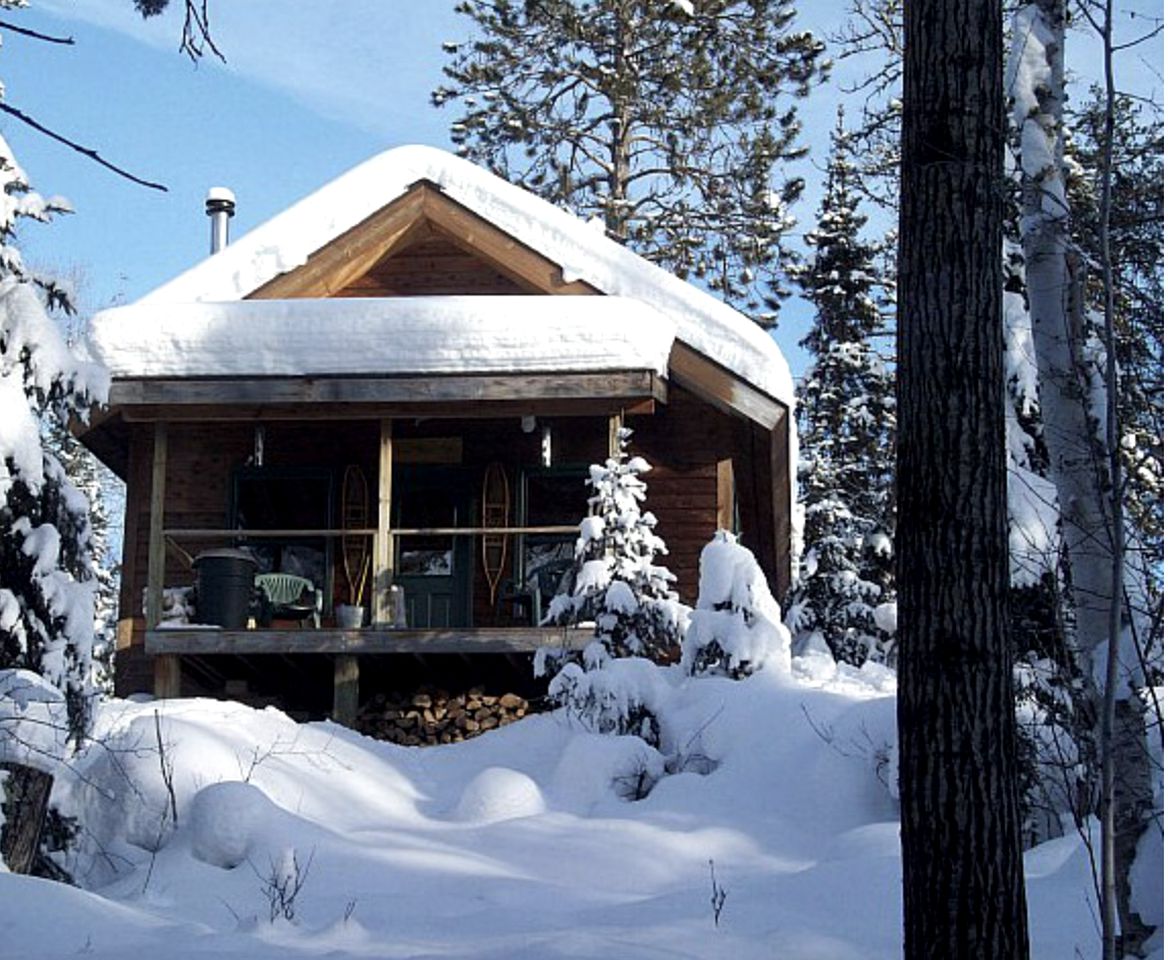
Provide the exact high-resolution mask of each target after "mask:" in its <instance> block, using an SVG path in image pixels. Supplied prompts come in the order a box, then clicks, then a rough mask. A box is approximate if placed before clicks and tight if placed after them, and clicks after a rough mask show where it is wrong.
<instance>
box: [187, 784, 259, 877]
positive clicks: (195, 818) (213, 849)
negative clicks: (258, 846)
mask: <svg viewBox="0 0 1168 960" xmlns="http://www.w3.org/2000/svg"><path fill="white" fill-rule="evenodd" d="M276 813H277V808H276V806H275V804H273V803H272V801H271V800H269V799H268V797H267V794H265V793H264V792H263V791H262V790H261V789H260V788H259V787H257V786H255V785H254V784H251V783H244V782H243V781H242V780H235V781H228V782H226V783H213V784H211V785H210V786H208V787H204V788H203V789H202V790H200V791H199V792H198V793H196V794H195V796H194V799H192V800H191V807H190V825H191V853H192V854H193V855H194V856H195V858H196V859H198V860H202V861H203V862H204V863H209V864H211V865H212V866H215V867H222V868H223V869H225V870H230V869H232V868H233V867H237V866H239V865H240V864H241V863H243V861H244V860H246V859H247V857H248V854H249V853H250V852H251V850H252V848H253V846H254V845H255V842H256V834H257V832H258V831H259V830H260V829H261V827H263V826H264V825H265V824H266V823H269V822H271V820H272V819H273V817H274V816H275V814H276Z"/></svg>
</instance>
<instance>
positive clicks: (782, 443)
mask: <svg viewBox="0 0 1168 960" xmlns="http://www.w3.org/2000/svg"><path fill="white" fill-rule="evenodd" d="M770 463H771V483H772V484H773V485H774V486H773V487H772V488H771V496H772V497H773V503H774V506H773V508H772V509H773V511H774V524H775V596H776V597H781V596H783V595H784V594H785V593H786V592H787V590H788V589H789V588H790V586H791V509H792V504H793V500H794V487H793V483H794V477H792V475H791V437H790V418H789V417H783V418H782V419H781V420H780V421H779V422H778V423H777V424H776V425H775V428H774V429H773V430H772V431H771V449H770Z"/></svg>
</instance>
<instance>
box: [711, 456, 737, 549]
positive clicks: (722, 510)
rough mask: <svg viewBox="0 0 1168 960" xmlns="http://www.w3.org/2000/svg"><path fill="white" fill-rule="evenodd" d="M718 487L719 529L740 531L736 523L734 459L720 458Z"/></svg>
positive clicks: (731, 531) (732, 531)
mask: <svg viewBox="0 0 1168 960" xmlns="http://www.w3.org/2000/svg"><path fill="white" fill-rule="evenodd" d="M717 471H718V474H717V477H718V487H717V492H716V493H715V496H716V497H717V513H718V521H717V523H718V529H719V530H728V531H729V532H730V533H738V530H737V528H736V524H735V523H734V513H735V510H734V500H735V494H734V461H733V460H719V461H718V466H717Z"/></svg>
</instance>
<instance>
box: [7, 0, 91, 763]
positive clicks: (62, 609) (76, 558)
mask: <svg viewBox="0 0 1168 960" xmlns="http://www.w3.org/2000/svg"><path fill="white" fill-rule="evenodd" d="M0 6H4V7H9V6H13V3H12V2H11V0H5V2H3V3H0ZM0 186H2V196H3V200H4V203H3V204H2V205H0V670H3V669H13V668H15V669H25V670H29V671H32V672H33V673H37V674H40V675H41V676H43V677H44V678H46V679H47V680H48V681H49V682H51V683H52V684H53V685H55V686H56V687H58V688H59V689H60V690H61V691H62V692H63V694H64V697H65V701H66V704H67V707H68V725H69V733H70V735H71V736H72V737H73V738H74V739H75V740H76V739H80V738H82V737H83V736H84V735H85V733H86V731H87V728H88V719H89V718H88V714H89V694H90V685H89V684H90V655H91V648H92V643H93V623H94V604H93V592H94V581H93V573H92V531H91V527H90V523H89V517H88V504H87V503H86V502H85V498H84V497H83V496H82V495H81V494H79V493H78V492H77V490H76V488H75V487H74V486H73V485H72V484H71V483H70V482H69V480H68V477H67V476H66V474H65V470H64V468H63V467H62V465H61V462H60V461H59V460H58V458H57V457H56V456H54V455H53V454H52V453H51V452H50V451H49V450H48V449H46V448H45V446H44V445H43V443H42V425H43V424H44V423H48V422H55V423H57V424H61V425H63V424H65V423H67V422H68V419H69V418H70V417H71V416H79V417H85V416H86V415H87V414H88V410H89V407H90V405H91V403H93V402H100V401H104V399H105V396H106V392H107V390H108V385H109V380H108V375H107V374H106V372H105V370H104V368H102V367H100V366H99V365H97V364H94V363H87V362H83V361H81V360H79V359H78V358H77V357H76V356H75V355H74V354H73V353H72V352H71V351H70V350H69V348H68V346H67V345H66V343H65V339H64V337H63V336H62V333H61V330H60V328H59V327H58V326H57V324H55V323H54V322H53V320H52V319H50V317H49V316H48V314H47V313H46V309H45V304H46V302H47V303H48V304H50V305H55V306H61V307H65V308H68V307H69V300H68V296H67V293H66V291H65V290H64V289H63V288H62V287H61V286H60V285H58V284H57V283H55V282H54V281H52V280H48V279H44V278H40V277H37V276H34V275H33V274H32V273H31V272H30V271H28V270H27V269H26V267H25V265H24V262H23V260H22V259H21V256H20V252H19V250H18V249H17V247H16V245H15V235H16V228H17V224H18V222H19V221H20V220H22V219H29V218H31V219H36V220H42V221H43V220H47V219H49V217H50V216H51V215H52V214H53V213H55V212H59V211H63V210H67V209H68V207H67V205H66V204H65V203H64V202H63V201H61V200H45V199H44V198H42V197H41V196H40V195H38V194H36V193H34V192H32V191H31V190H30V189H29V186H28V181H27V179H26V177H25V175H24V173H23V171H21V169H20V168H19V167H18V166H17V164H16V161H15V159H14V157H13V154H12V151H11V150H10V149H9V147H8V144H7V143H6V142H4V141H3V140H2V139H0Z"/></svg>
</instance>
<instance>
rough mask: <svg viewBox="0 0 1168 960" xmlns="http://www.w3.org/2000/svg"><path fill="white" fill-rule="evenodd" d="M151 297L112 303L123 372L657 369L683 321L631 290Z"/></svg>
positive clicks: (661, 371)
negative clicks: (176, 300)
mask: <svg viewBox="0 0 1168 960" xmlns="http://www.w3.org/2000/svg"><path fill="white" fill-rule="evenodd" d="M597 306H598V301H597V299H596V298H594V297H550V296H544V297H539V296H536V297H507V296H486V297H474V296H462V297H402V298H394V299H380V298H354V299H331V300H312V299H306V300H232V301H227V302H205V301H204V302H194V303H182V304H170V303H168V304H159V303H152V302H149V303H148V302H142V301H139V302H138V303H135V304H130V305H128V306H124V307H115V308H112V309H110V310H105V311H102V312H101V313H100V314H98V315H97V316H96V317H94V320H93V324H92V329H91V333H90V345H91V348H92V351H93V353H94V354H95V355H96V356H97V357H98V358H99V359H100V360H101V361H102V362H103V363H105V365H106V366H107V367H108V368H109V369H110V372H111V373H112V375H113V376H115V377H122V378H127V379H134V378H155V377H208V376H213V377H247V376H330V375H333V376H348V375H379V374H380V375H397V374H410V373H418V374H447V373H452V374H460V373H461V374H477V373H507V372H518V373H537V372H539V373H564V372H568V371H573V372H576V371H588V372H599V371H611V370H650V371H652V372H653V373H656V374H658V375H665V374H667V370H668V363H669V352H670V348H671V347H672V345H673V340H674V332H675V328H674V324H673V323H672V321H670V320H669V319H668V318H667V317H665V316H664V315H663V314H661V313H660V312H659V311H658V310H656V309H654V308H653V307H652V306H651V305H649V304H646V303H644V302H642V301H639V300H634V299H631V298H627V297H606V298H605V299H604V309H603V310H602V311H600V310H597Z"/></svg>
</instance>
